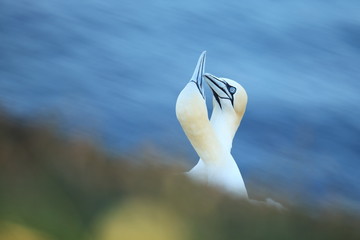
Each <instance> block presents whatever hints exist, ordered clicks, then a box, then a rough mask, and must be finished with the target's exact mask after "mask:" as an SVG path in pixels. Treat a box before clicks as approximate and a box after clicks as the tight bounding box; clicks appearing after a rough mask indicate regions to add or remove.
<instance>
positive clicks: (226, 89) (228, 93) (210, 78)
mask: <svg viewBox="0 0 360 240" xmlns="http://www.w3.org/2000/svg"><path fill="white" fill-rule="evenodd" d="M204 77H205V80H206V82H207V84H208V85H209V87H210V88H211V90H212V92H213V95H214V97H215V99H216V101H217V102H218V103H219V105H220V107H221V103H220V99H229V100H230V101H231V104H232V105H234V96H233V95H234V92H232V89H231V88H233V87H231V86H230V85H229V84H228V83H227V82H226V81H224V80H221V79H220V78H218V77H216V76H214V75H212V74H210V73H205V74H204Z"/></svg>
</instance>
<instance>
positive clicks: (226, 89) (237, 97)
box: [204, 73, 247, 129]
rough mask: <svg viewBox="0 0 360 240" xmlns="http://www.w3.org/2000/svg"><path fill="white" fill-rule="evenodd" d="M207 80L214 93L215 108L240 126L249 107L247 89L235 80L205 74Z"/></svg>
mask: <svg viewBox="0 0 360 240" xmlns="http://www.w3.org/2000/svg"><path fill="white" fill-rule="evenodd" d="M204 76H205V80H206V82H207V84H208V85H209V87H210V88H211V90H212V92H213V107H214V110H216V111H221V112H222V113H223V114H222V115H226V116H227V118H229V120H233V121H234V124H235V125H237V126H236V129H237V127H238V125H239V124H240V121H241V119H242V117H243V115H244V113H245V109H246V105H247V94H246V91H245V89H244V88H243V87H242V86H241V85H240V84H239V83H237V82H235V81H234V80H231V79H228V78H219V77H216V76H214V75H212V74H209V73H205V74H204Z"/></svg>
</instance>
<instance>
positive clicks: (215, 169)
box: [176, 52, 285, 210]
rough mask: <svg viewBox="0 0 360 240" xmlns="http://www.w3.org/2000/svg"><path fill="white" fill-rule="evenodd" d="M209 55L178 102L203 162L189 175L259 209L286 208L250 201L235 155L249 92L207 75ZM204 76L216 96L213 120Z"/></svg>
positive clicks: (178, 110) (178, 113) (201, 60)
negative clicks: (204, 84) (237, 134)
mask: <svg viewBox="0 0 360 240" xmlns="http://www.w3.org/2000/svg"><path fill="white" fill-rule="evenodd" d="M205 59H206V52H203V53H202V54H201V55H200V58H199V60H198V63H197V65H196V68H195V71H194V73H193V76H192V77H191V79H190V82H189V83H188V84H187V85H186V86H185V88H184V89H183V90H182V91H181V92H180V94H179V96H178V99H177V101H176V116H177V118H178V120H179V122H180V124H181V126H182V128H183V130H184V132H185V134H186V136H187V137H188V139H189V140H190V142H191V144H192V146H193V147H194V149H195V151H196V152H197V154H198V155H199V157H200V159H199V162H198V163H197V164H196V166H195V167H193V168H192V169H191V170H190V171H189V172H187V175H188V176H190V177H191V178H193V179H196V180H200V181H202V182H205V183H207V184H210V185H213V186H216V187H218V188H219V189H221V190H225V191H227V192H229V193H232V194H235V195H236V196H238V197H242V198H245V199H247V200H248V201H249V202H250V203H252V204H255V205H265V206H271V207H275V208H277V209H278V210H284V209H285V208H284V207H283V206H282V205H281V204H280V203H278V202H276V201H274V200H272V199H270V198H267V199H266V201H265V202H264V201H258V200H252V199H249V198H248V194H247V190H246V187H245V184H244V181H243V178H242V176H241V173H240V170H239V168H238V166H237V164H236V162H235V160H234V158H233V157H232V155H231V148H232V142H233V138H234V136H235V133H236V131H237V129H238V127H239V126H240V122H241V120H242V118H243V116H244V113H245V110H246V105H247V94H246V91H245V89H244V88H243V87H242V86H241V85H240V84H239V83H237V82H235V81H234V80H231V79H227V78H219V77H216V76H214V75H211V74H208V73H205V74H204V69H205ZM203 76H204V77H205V80H206V82H207V83H208V85H209V87H210V88H211V90H212V93H213V111H212V114H211V119H210V121H209V119H208V112H207V108H206V102H205V94H204V87H203Z"/></svg>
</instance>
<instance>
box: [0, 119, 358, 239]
mask: <svg viewBox="0 0 360 240" xmlns="http://www.w3.org/2000/svg"><path fill="white" fill-rule="evenodd" d="M146 157H147V156H142V158H145V159H146ZM127 158H129V157H124V156H111V155H109V154H107V153H105V152H104V151H102V150H100V149H99V148H98V147H96V146H93V145H92V144H91V143H90V142H88V141H85V140H71V139H67V138H65V137H63V136H61V135H60V134H59V133H57V131H56V130H54V128H52V127H49V126H48V125H46V124H45V125H44V124H34V123H29V122H27V121H24V120H19V119H16V118H15V117H9V116H8V115H7V114H5V113H4V112H2V113H1V114H0V239H1V240H8V239H11V240H17V239H21V240H24V239H25V240H27V239H29V240H40V239H41V240H44V239H67V240H71V239H74V240H75V239H76V240H81V239H86V240H113V239H114V240H115V239H158V240H161V239H175V240H176V239H210V240H211V239H277V240H279V239H360V230H358V229H357V228H358V226H360V224H359V223H360V221H359V219H358V218H353V217H352V218H350V217H349V216H346V215H345V214H341V213H340V212H332V211H330V210H329V212H327V213H322V214H321V215H317V216H316V217H314V216H312V217H310V216H309V214H308V213H306V212H302V211H301V210H300V209H296V210H292V209H289V210H288V211H285V212H279V211H277V210H275V209H271V208H268V207H261V206H253V205H251V204H249V203H248V202H246V201H242V200H239V199H236V198H232V197H231V196H227V195H225V194H222V193H219V192H217V191H216V190H214V189H211V188H207V187H204V186H200V185H198V184H194V183H192V182H191V181H189V180H188V179H186V178H185V177H184V176H183V175H182V174H180V173H181V169H180V168H177V167H169V166H164V165H161V164H156V163H155V162H158V161H157V159H147V161H146V163H144V164H137V165H134V164H131V163H130V161H129V159H127ZM149 158H151V157H149ZM152 162H153V163H152Z"/></svg>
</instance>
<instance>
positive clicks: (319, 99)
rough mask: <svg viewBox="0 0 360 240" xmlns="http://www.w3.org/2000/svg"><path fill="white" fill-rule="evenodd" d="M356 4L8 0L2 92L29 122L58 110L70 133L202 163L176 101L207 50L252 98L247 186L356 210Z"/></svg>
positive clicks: (245, 137)
mask: <svg viewBox="0 0 360 240" xmlns="http://www.w3.org/2000/svg"><path fill="white" fill-rule="evenodd" d="M359 9H360V2H359V1H355V0H353V1H351V0H349V1H337V0H328V1H321V0H318V1H310V0H304V1H301V2H300V1H297V2H295V1H291V2H290V1H280V0H279V1H273V0H262V1H256V2H254V1H236V0H228V1H214V0H208V1H196V2H194V1H190V0H184V1H181V2H173V1H164V0H157V1H142V0H139V1H126V0H121V1H115V0H108V1H100V0H93V1H81V0H79V1H64V0H61V1H60V0H52V1H46V0H38V1H26V0H18V1H11V0H2V1H1V2H0V102H1V104H3V105H4V106H5V107H6V108H8V109H10V110H11V111H13V112H14V113H16V114H20V115H23V116H26V117H29V118H34V117H37V116H38V115H41V114H48V113H56V114H59V115H58V118H60V119H61V121H62V124H63V126H64V128H66V129H67V131H68V132H69V133H78V132H86V133H89V134H90V135H91V136H93V137H96V138H97V139H98V140H100V141H102V142H103V143H104V144H105V145H106V146H107V147H108V148H110V149H113V150H116V151H124V150H127V149H129V148H130V149H136V148H137V147H139V146H140V145H142V144H146V143H147V142H152V144H154V145H157V146H158V147H160V148H162V149H166V151H169V152H170V153H176V154H179V153H186V154H187V156H189V162H191V163H192V164H194V163H195V162H196V160H197V157H196V155H195V153H194V151H193V150H192V148H191V146H190V144H189V143H188V141H187V139H186V138H185V136H184V134H183V132H182V129H181V127H180V125H179V124H178V122H177V120H176V117H175V112H174V108H175V107H174V106H175V102H176V98H177V95H178V93H179V92H180V91H181V89H182V88H183V87H184V85H185V84H186V82H187V81H188V79H189V78H190V76H191V74H192V71H193V68H194V67H195V63H196V61H197V58H198V56H199V54H200V53H201V51H203V50H207V52H208V58H207V71H208V72H211V73H213V74H215V75H218V76H223V77H228V78H232V79H235V80H237V81H238V82H240V83H241V84H242V85H243V86H244V88H245V89H246V90H247V92H248V95H249V104H248V108H247V112H246V114H245V118H244V119H243V122H242V125H241V127H240V129H239V131H238V133H237V136H236V138H235V141H234V146H233V155H234V157H235V159H237V161H238V163H239V165H240V168H241V171H242V173H243V175H244V178H245V182H247V181H250V180H249V179H252V181H257V182H258V183H260V184H263V185H264V186H265V187H268V188H270V189H274V190H276V191H285V192H291V194H292V196H293V197H294V198H301V199H303V200H309V201H310V202H312V203H319V204H323V203H324V202H327V201H340V202H341V203H342V204H343V205H346V206H347V207H349V208H354V209H357V210H359V211H360V187H359V186H360V178H359V177H358V171H359V169H360V163H359V160H360V159H359V156H360V137H359V135H360V124H359V121H358V118H359V116H360V106H359V103H360V96H359V90H360V81H359V78H360V67H359V63H360V15H359ZM207 90H208V89H207ZM207 98H208V104H209V108H210V109H211V101H210V99H211V96H210V95H209V91H208V97H207ZM210 109H209V110H210ZM250 193H251V190H250Z"/></svg>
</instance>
